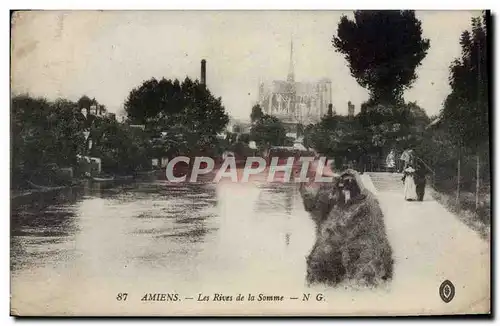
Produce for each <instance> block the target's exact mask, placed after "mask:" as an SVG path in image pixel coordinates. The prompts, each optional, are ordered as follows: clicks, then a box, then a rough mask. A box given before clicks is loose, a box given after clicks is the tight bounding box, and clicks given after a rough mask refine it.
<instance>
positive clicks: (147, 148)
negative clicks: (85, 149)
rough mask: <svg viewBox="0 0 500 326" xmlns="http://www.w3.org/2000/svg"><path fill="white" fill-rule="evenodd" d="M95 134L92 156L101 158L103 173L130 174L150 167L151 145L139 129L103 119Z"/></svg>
mask: <svg viewBox="0 0 500 326" xmlns="http://www.w3.org/2000/svg"><path fill="white" fill-rule="evenodd" d="M96 133H99V136H98V137H96V138H95V139H96V144H95V146H94V147H93V153H92V154H93V155H92V156H97V157H100V158H101V160H102V170H103V172H105V173H131V172H134V171H136V170H141V169H147V168H149V167H150V165H151V158H152V157H153V156H152V145H151V143H150V142H149V138H148V137H147V134H145V133H144V132H143V131H142V130H141V129H137V128H132V127H129V126H128V125H126V124H122V123H119V122H117V121H116V120H112V119H109V118H105V119H102V120H101V123H100V125H99V130H98V131H96Z"/></svg>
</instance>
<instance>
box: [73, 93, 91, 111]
mask: <svg viewBox="0 0 500 326" xmlns="http://www.w3.org/2000/svg"><path fill="white" fill-rule="evenodd" d="M77 103H78V108H80V109H90V106H91V105H92V100H91V99H90V98H89V97H88V96H87V95H83V96H82V97H80V99H79V100H78V101H77Z"/></svg>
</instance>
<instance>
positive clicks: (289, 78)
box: [286, 37, 295, 82]
mask: <svg viewBox="0 0 500 326" xmlns="http://www.w3.org/2000/svg"><path fill="white" fill-rule="evenodd" d="M286 80H287V81H288V82H294V81H295V73H294V69H293V37H291V38H290V66H289V68H288V76H287V78H286Z"/></svg>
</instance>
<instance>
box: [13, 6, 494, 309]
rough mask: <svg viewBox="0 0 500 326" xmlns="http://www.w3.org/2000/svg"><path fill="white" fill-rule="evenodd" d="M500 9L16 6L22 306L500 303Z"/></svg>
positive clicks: (16, 280)
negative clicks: (498, 243) (496, 118)
mask: <svg viewBox="0 0 500 326" xmlns="http://www.w3.org/2000/svg"><path fill="white" fill-rule="evenodd" d="M490 39H491V38H490V13H489V12H488V11H486V10H485V11H479V10H478V11H413V10H392V11H363V10H352V11H180V10H178V11H22V10H21V11H12V12H11V103H10V119H11V129H10V132H11V148H10V152H11V160H10V174H11V184H10V192H11V201H10V203H11V217H10V226H11V227H10V273H11V289H10V293H11V315H13V316H416V315H457V314H485V315H488V314H490V311H491V306H490V300H491V276H492V275H491V273H490V268H491V257H490V251H491V248H490V246H491V231H490V220H491V196H490V194H491V179H492V177H491V165H490V164H491V156H490V135H491V130H490V121H489V119H490V117H489V112H490V111H489V110H490V105H491V103H490V101H489V94H488V90H489V75H490V74H489V72H491V71H492V70H491V67H492V65H491V58H490V57H489V56H488V53H489V49H490V48H491V47H492V44H491V42H490Z"/></svg>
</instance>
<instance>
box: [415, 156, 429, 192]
mask: <svg viewBox="0 0 500 326" xmlns="http://www.w3.org/2000/svg"><path fill="white" fill-rule="evenodd" d="M415 167H416V168H415V174H414V179H415V186H416V190H417V200H418V201H423V200H424V195H425V184H426V175H427V168H426V167H425V165H424V164H423V162H422V161H421V160H419V159H416V160H415Z"/></svg>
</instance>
